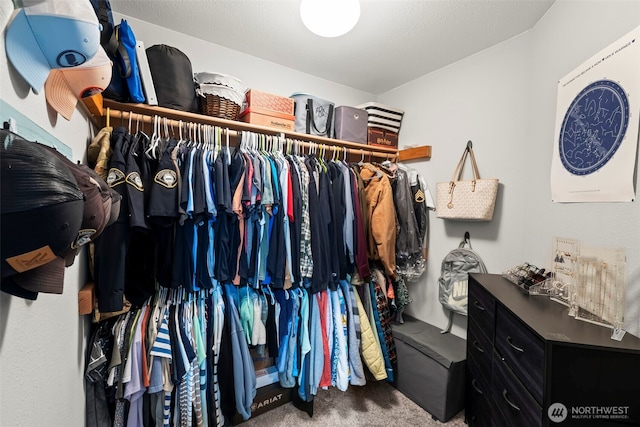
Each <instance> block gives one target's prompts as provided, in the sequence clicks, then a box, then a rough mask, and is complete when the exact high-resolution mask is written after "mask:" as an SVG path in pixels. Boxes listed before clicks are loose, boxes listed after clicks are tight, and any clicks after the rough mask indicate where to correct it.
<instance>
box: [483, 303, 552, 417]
mask: <svg viewBox="0 0 640 427" xmlns="http://www.w3.org/2000/svg"><path fill="white" fill-rule="evenodd" d="M495 347H496V349H497V350H498V352H499V353H500V355H501V356H502V357H503V358H504V360H505V361H506V362H507V364H508V365H509V368H511V370H512V371H513V372H514V373H515V374H516V376H517V377H518V378H519V379H520V381H522V383H523V384H524V385H525V386H526V387H527V389H528V390H529V391H530V392H531V394H532V395H533V397H535V399H536V400H537V401H538V403H540V404H542V391H543V387H542V382H543V377H544V341H542V340H541V339H540V338H539V337H538V336H537V335H535V334H534V333H533V332H531V330H529V328H527V327H526V326H525V325H524V324H523V323H522V322H521V321H520V320H519V319H518V318H516V317H515V316H513V315H512V314H511V313H510V312H509V311H507V310H506V309H505V308H504V307H502V306H498V309H497V310H496V338H495Z"/></svg>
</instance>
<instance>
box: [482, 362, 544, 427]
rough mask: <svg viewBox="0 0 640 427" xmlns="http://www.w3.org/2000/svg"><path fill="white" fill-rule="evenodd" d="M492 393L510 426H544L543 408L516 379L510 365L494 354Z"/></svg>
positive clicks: (497, 406)
mask: <svg viewBox="0 0 640 427" xmlns="http://www.w3.org/2000/svg"><path fill="white" fill-rule="evenodd" d="M491 392H492V396H493V401H494V403H495V407H496V408H497V409H498V411H499V412H500V413H501V414H502V416H503V417H504V419H505V420H506V421H507V424H508V425H510V426H518V427H530V426H536V427H538V426H541V425H542V407H541V406H540V405H539V404H538V402H536V400H535V399H534V398H533V396H531V394H529V392H528V391H527V389H526V388H525V387H524V386H523V385H522V384H521V383H520V382H519V381H518V380H517V379H516V377H515V376H514V374H513V372H511V370H510V369H509V366H508V364H507V363H506V362H505V361H504V360H502V358H501V357H500V355H499V354H498V353H494V361H493V379H492V384H491Z"/></svg>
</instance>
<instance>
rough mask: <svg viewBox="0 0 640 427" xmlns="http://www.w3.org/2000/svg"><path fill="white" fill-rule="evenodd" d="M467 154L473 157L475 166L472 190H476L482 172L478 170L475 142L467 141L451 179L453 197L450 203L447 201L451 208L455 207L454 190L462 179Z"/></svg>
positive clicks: (450, 189)
mask: <svg viewBox="0 0 640 427" xmlns="http://www.w3.org/2000/svg"><path fill="white" fill-rule="evenodd" d="M467 155H470V157H471V166H472V168H473V180H471V191H472V192H474V191H476V181H477V180H478V179H480V172H479V171H478V165H477V164H476V156H475V155H474V154H473V143H472V142H471V141H469V142H467V147H466V148H465V149H464V152H463V153H462V157H461V158H460V161H459V162H458V166H456V169H455V170H454V171H453V176H452V177H451V181H449V194H450V195H451V198H450V199H449V203H447V207H448V208H449V209H451V208H453V190H454V189H455V188H456V182H458V181H460V180H461V178H462V171H463V169H464V164H465V162H466V160H467Z"/></svg>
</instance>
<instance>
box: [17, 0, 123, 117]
mask: <svg viewBox="0 0 640 427" xmlns="http://www.w3.org/2000/svg"><path fill="white" fill-rule="evenodd" d="M5 49H6V52H7V57H8V58H9V61H11V64H12V65H13V67H14V68H15V69H16V71H17V72H18V73H19V74H20V75H21V76H22V78H23V79H24V80H25V81H26V82H27V83H28V84H29V86H31V88H32V89H33V91H34V92H35V93H36V94H37V93H39V92H40V91H41V90H42V88H43V87H44V89H45V96H46V99H47V102H48V103H49V105H51V107H53V108H54V109H55V110H56V111H57V112H58V113H60V114H61V115H62V116H63V117H64V118H65V119H67V120H70V119H71V116H72V114H73V111H74V110H75V107H76V104H77V103H78V99H80V98H83V97H85V96H90V95H93V94H95V93H100V92H102V91H103V90H104V89H105V88H106V87H107V86H108V85H109V82H110V81H111V69H112V65H111V60H110V59H109V57H108V56H107V54H106V52H105V51H104V49H103V48H102V47H101V46H100V24H99V23H98V18H97V16H96V14H95V12H94V10H93V8H92V6H91V3H90V2H89V1H85V0H83V1H55V0H43V1H40V2H37V3H35V4H33V5H31V6H28V7H24V8H22V9H20V10H19V11H18V12H17V14H16V15H15V17H14V18H13V20H12V21H11V23H10V24H9V26H8V28H7V31H6V35H5ZM45 82H46V83H45Z"/></svg>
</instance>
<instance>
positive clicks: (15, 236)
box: [0, 130, 84, 299]
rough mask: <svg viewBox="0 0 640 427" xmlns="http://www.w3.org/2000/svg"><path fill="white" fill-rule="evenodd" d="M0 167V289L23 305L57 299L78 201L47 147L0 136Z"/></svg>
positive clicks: (79, 211)
mask: <svg viewBox="0 0 640 427" xmlns="http://www.w3.org/2000/svg"><path fill="white" fill-rule="evenodd" d="M0 165H1V169H0V215H1V217H0V229H1V235H2V239H1V243H0V251H1V252H0V254H1V255H0V256H1V258H2V260H1V267H2V284H1V289H2V291H4V292H7V293H10V294H12V295H16V296H20V297H23V298H28V299H35V298H36V297H37V293H38V292H46V293H57V294H59V293H62V290H63V285H64V284H63V279H64V268H65V260H64V258H65V257H66V255H67V254H68V251H69V248H71V245H72V243H73V242H75V241H76V239H77V236H78V231H79V230H80V227H81V224H82V220H83V212H84V195H83V193H82V191H80V189H79V188H78V185H77V183H76V179H75V177H74V175H73V174H72V173H71V171H70V170H69V168H68V167H67V165H66V164H65V162H63V161H62V160H61V159H60V158H59V157H58V156H52V155H51V151H50V149H49V147H47V146H45V145H42V144H39V143H37V142H32V141H27V140H25V139H23V138H21V137H20V136H18V135H16V134H13V133H11V132H9V131H7V130H0Z"/></svg>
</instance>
